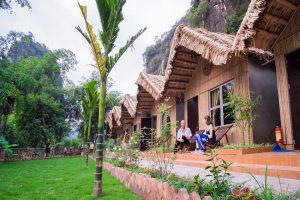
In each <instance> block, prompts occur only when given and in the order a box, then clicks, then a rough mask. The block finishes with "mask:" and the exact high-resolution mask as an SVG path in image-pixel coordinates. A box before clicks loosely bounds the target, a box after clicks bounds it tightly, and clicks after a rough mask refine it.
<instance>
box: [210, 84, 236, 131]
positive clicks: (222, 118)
mask: <svg viewBox="0 0 300 200" xmlns="http://www.w3.org/2000/svg"><path fill="white" fill-rule="evenodd" d="M233 88H234V82H233V81H230V82H227V83H225V84H223V85H220V86H218V87H217V88H214V89H213V90H211V91H209V113H210V116H211V118H212V121H213V123H214V125H215V126H222V125H226V124H232V123H234V118H233V116H232V112H231V108H230V107H229V106H228V105H229V104H230V103H231V102H229V101H228V94H229V93H230V92H232V91H233Z"/></svg>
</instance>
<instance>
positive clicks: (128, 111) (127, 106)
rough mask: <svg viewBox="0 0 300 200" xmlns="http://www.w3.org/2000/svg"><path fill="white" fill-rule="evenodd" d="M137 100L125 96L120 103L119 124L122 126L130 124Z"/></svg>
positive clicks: (133, 97)
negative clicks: (120, 115) (120, 114)
mask: <svg viewBox="0 0 300 200" xmlns="http://www.w3.org/2000/svg"><path fill="white" fill-rule="evenodd" d="M136 105H137V100H136V97H135V96H130V95H128V94H127V95H125V96H124V97H123V99H122V101H121V112H122V117H121V122H122V123H123V124H127V123H132V121H133V119H134V116H135V113H136Z"/></svg>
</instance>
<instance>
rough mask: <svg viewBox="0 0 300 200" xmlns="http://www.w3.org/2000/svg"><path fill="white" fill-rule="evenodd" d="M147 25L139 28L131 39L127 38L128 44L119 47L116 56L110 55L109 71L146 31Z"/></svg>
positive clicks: (108, 60)
mask: <svg viewBox="0 0 300 200" xmlns="http://www.w3.org/2000/svg"><path fill="white" fill-rule="evenodd" d="M146 29H147V28H146V27H145V28H143V29H141V30H139V31H138V32H137V33H136V34H135V35H134V36H132V37H131V38H130V39H129V40H127V42H126V44H125V45H124V46H123V47H121V48H120V49H119V52H118V53H116V54H115V55H114V56H109V57H108V59H107V62H108V64H107V66H108V72H110V71H111V70H112V68H113V67H114V66H115V64H116V63H117V62H118V60H119V59H120V58H121V57H122V55H123V54H124V53H125V52H126V51H127V49H128V48H129V47H130V46H131V45H132V44H133V43H134V41H135V40H136V39H137V38H138V37H139V36H140V35H141V34H142V33H144V32H145V31H146Z"/></svg>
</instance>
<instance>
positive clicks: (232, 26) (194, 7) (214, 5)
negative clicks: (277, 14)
mask: <svg viewBox="0 0 300 200" xmlns="http://www.w3.org/2000/svg"><path fill="white" fill-rule="evenodd" d="M249 3H250V0H192V1H191V7H190V9H189V10H188V11H187V13H186V14H185V16H183V17H182V18H181V19H179V20H178V21H177V22H176V23H175V24H174V25H173V26H172V28H171V30H169V31H168V32H165V33H164V34H162V35H161V36H160V37H159V38H158V39H157V40H156V42H155V44H153V45H151V46H149V47H147V48H146V50H145V52H144V54H143V60H144V67H145V71H146V72H147V73H151V74H163V73H164V69H165V68H166V65H167V60H168V55H169V52H170V45H171V40H172V37H173V34H174V32H175V29H176V27H177V26H178V25H179V24H188V25H189V26H191V27H202V28H205V29H207V30H209V31H212V32H225V33H228V34H235V33H236V31H237V30H238V28H239V25H240V23H241V21H242V20H243V17H244V15H245V13H246V11H247V7H248V5H249Z"/></svg>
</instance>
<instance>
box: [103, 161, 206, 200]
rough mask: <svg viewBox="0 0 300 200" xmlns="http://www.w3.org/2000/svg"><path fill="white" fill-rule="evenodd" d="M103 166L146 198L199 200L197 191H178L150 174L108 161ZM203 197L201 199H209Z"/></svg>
mask: <svg viewBox="0 0 300 200" xmlns="http://www.w3.org/2000/svg"><path fill="white" fill-rule="evenodd" d="M103 168H104V169H105V170H107V171H108V173H109V174H110V175H112V176H114V177H115V178H117V179H119V180H120V181H121V182H122V183H123V184H124V185H125V186H126V187H127V188H129V189H131V190H132V191H133V192H134V193H135V194H136V195H137V196H139V197H141V198H143V199H146V200H201V198H200V196H199V194H198V193H197V192H192V193H191V194H188V192H187V190H186V189H185V188H181V189H180V190H179V191H178V192H176V189H175V188H174V187H173V186H170V185H169V184H168V183H166V182H161V181H159V180H157V179H155V178H152V177H151V176H150V175H147V174H142V173H132V172H130V171H128V170H126V169H123V168H120V167H115V166H113V165H111V164H109V163H103ZM210 199H211V197H204V198H203V200H210ZM211 200H212V199H211Z"/></svg>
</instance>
